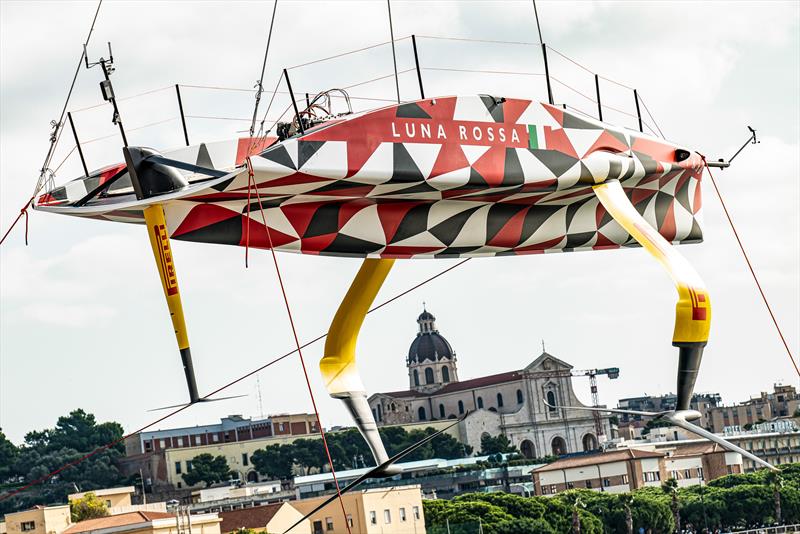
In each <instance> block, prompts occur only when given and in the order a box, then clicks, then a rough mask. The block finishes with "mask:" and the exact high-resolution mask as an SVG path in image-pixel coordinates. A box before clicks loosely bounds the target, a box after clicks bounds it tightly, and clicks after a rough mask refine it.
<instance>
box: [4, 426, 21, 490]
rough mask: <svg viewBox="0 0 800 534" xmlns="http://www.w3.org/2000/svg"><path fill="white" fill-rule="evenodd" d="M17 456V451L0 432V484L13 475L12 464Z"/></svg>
mask: <svg viewBox="0 0 800 534" xmlns="http://www.w3.org/2000/svg"><path fill="white" fill-rule="evenodd" d="M17 456H19V449H17V446H16V445H14V444H13V443H11V442H10V441H9V440H8V438H6V435H5V434H3V432H2V430H0V483H2V482H5V481H6V480H7V479H8V477H10V476H11V475H13V474H14V469H13V466H14V463H15V462H16V461H17Z"/></svg>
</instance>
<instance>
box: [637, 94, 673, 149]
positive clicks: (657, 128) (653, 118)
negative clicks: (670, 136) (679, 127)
mask: <svg viewBox="0 0 800 534" xmlns="http://www.w3.org/2000/svg"><path fill="white" fill-rule="evenodd" d="M636 94H637V96H638V97H639V102H641V103H642V105H643V106H644V110H645V111H646V112H647V115H648V116H649V117H650V120H652V121H653V124H654V125H655V127H656V130H658V133H659V134H660V135H661V139H666V137H665V136H664V133H663V132H662V131H661V128H659V127H658V123H657V122H656V118H655V117H653V114H652V113H650V110H649V109H648V108H647V104H645V103H644V100H643V99H642V94H641V93H636ZM650 130H651V131H652V130H653V129H652V128H650ZM653 133H655V132H653Z"/></svg>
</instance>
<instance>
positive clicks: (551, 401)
mask: <svg viewBox="0 0 800 534" xmlns="http://www.w3.org/2000/svg"><path fill="white" fill-rule="evenodd" d="M547 404H548V406H547V409H548V411H550V412H551V413H552V412H555V411H556V394H555V393H553V392H552V391H548V392H547Z"/></svg>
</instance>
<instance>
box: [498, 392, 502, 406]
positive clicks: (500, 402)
mask: <svg viewBox="0 0 800 534" xmlns="http://www.w3.org/2000/svg"><path fill="white" fill-rule="evenodd" d="M497 407H498V408H502V407H503V394H502V393H498V394H497Z"/></svg>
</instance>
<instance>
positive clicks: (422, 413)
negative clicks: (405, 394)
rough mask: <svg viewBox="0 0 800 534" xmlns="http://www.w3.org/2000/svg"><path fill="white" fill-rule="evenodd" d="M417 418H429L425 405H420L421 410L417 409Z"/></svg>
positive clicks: (423, 419)
mask: <svg viewBox="0 0 800 534" xmlns="http://www.w3.org/2000/svg"><path fill="white" fill-rule="evenodd" d="M417 418H418V419H419V420H420V421H425V420H427V417H425V408H424V407H423V406H420V407H419V410H417Z"/></svg>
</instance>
